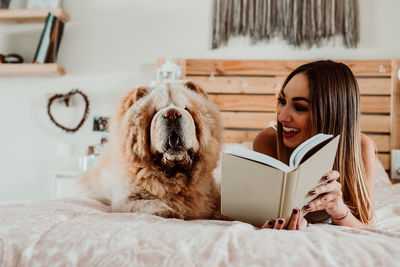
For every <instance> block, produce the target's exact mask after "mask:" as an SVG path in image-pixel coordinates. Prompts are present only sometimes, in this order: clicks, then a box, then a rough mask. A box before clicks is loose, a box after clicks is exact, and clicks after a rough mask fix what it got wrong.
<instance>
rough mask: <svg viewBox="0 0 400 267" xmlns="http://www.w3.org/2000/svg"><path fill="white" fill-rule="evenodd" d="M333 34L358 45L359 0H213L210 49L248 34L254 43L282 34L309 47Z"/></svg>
mask: <svg viewBox="0 0 400 267" xmlns="http://www.w3.org/2000/svg"><path fill="white" fill-rule="evenodd" d="M335 35H341V36H343V44H344V46H346V47H351V48H354V47H357V44H358V41H359V23H358V0H214V6H213V35H212V48H213V49H216V48H219V47H220V46H221V45H226V44H227V43H228V41H229V38H230V37H235V36H249V37H250V41H251V43H253V44H254V43H257V42H260V41H268V40H269V39H271V38H272V37H275V36H281V37H282V38H283V39H284V40H286V42H287V43H288V44H290V45H293V46H296V47H300V46H306V47H308V48H310V47H312V46H313V45H317V46H320V45H321V44H322V41H323V40H325V39H329V38H331V37H333V36H335Z"/></svg>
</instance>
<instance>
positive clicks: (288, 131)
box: [283, 127, 300, 139]
mask: <svg viewBox="0 0 400 267" xmlns="http://www.w3.org/2000/svg"><path fill="white" fill-rule="evenodd" d="M299 132H300V130H298V129H295V128H291V127H283V137H284V138H287V139H289V138H293V137H295V136H296V135H298V134H299Z"/></svg>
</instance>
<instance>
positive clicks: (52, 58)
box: [44, 17, 60, 63]
mask: <svg viewBox="0 0 400 267" xmlns="http://www.w3.org/2000/svg"><path fill="white" fill-rule="evenodd" d="M59 22H60V20H59V19H58V18H57V17H54V19H53V25H52V26H51V32H50V43H49V48H48V49H47V54H46V58H45V60H44V62H45V63H55V62H56V46H57V36H58V26H59Z"/></svg>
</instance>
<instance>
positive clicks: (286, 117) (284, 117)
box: [278, 106, 292, 122]
mask: <svg viewBox="0 0 400 267" xmlns="http://www.w3.org/2000/svg"><path fill="white" fill-rule="evenodd" d="M291 119H292V116H291V114H290V110H289V109H288V107H287V106H285V107H283V108H282V109H281V110H279V111H278V121H279V122H288V121H291Z"/></svg>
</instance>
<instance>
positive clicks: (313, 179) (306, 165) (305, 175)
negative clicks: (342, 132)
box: [292, 136, 340, 215]
mask: <svg viewBox="0 0 400 267" xmlns="http://www.w3.org/2000/svg"><path fill="white" fill-rule="evenodd" d="M339 138H340V136H336V137H335V138H334V139H332V140H330V141H329V142H328V143H327V144H325V146H323V147H322V148H321V149H320V150H318V151H317V152H316V153H315V154H313V155H312V156H311V157H310V158H308V159H307V160H306V161H304V162H303V163H301V164H300V167H299V169H298V170H299V173H298V177H297V185H296V193H295V198H294V203H295V206H296V207H298V208H302V207H304V205H306V204H307V203H308V202H309V201H311V200H313V199H314V198H315V196H311V195H310V194H309V192H310V191H311V190H312V189H313V188H315V187H317V186H318V185H320V184H323V183H326V182H325V181H323V180H322V176H324V175H325V174H326V173H327V172H329V171H331V170H332V167H333V163H334V161H335V157H336V150H337V146H338V143H339ZM292 208H293V207H292ZM302 212H303V214H304V215H305V214H306V213H307V211H306V210H303V211H302Z"/></svg>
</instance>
